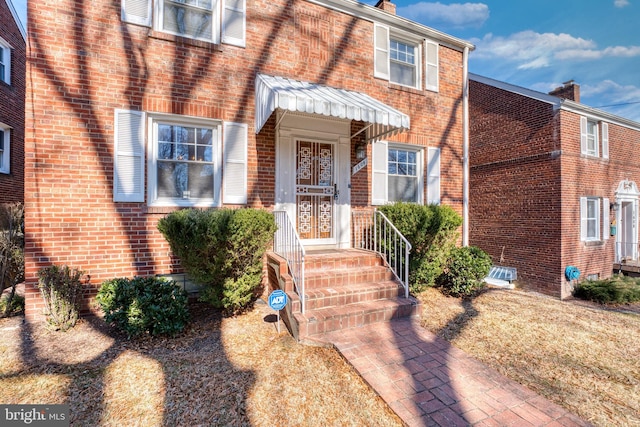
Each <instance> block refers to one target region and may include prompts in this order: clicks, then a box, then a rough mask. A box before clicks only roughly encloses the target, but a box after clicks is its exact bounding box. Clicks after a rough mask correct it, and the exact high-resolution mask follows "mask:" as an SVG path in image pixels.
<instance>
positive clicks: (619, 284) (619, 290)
mask: <svg viewBox="0 0 640 427" xmlns="http://www.w3.org/2000/svg"><path fill="white" fill-rule="evenodd" d="M573 296H575V297H576V298H580V299H584V300H589V301H595V302H598V303H601V304H625V303H630V302H637V301H640V279H637V278H632V277H628V276H622V275H619V276H614V277H611V278H609V279H603V280H586V281H583V282H580V283H578V285H577V286H576V287H575V289H574V290H573Z"/></svg>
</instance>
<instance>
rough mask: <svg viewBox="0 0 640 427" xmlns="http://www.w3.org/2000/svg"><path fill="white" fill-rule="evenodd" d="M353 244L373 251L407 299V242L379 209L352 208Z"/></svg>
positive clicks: (408, 249) (409, 246) (408, 250)
mask: <svg viewBox="0 0 640 427" xmlns="http://www.w3.org/2000/svg"><path fill="white" fill-rule="evenodd" d="M352 221H353V247H354V248H357V249H365V250H369V251H373V252H377V253H378V254H380V255H381V256H382V258H383V259H384V260H385V262H386V263H387V265H388V266H389V268H391V271H393V274H394V275H395V276H396V278H397V279H398V280H399V281H400V282H401V283H402V285H403V286H404V296H405V298H409V252H410V251H411V244H410V243H409V241H408V240H407V239H406V238H405V237H404V236H403V235H402V233H400V231H399V230H398V229H397V228H396V227H395V226H394V225H393V224H392V223H391V221H389V219H388V218H387V217H386V216H385V215H384V214H383V213H382V212H380V211H378V210H375V211H373V212H371V211H353V213H352Z"/></svg>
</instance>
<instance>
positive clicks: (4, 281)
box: [0, 203, 24, 317]
mask: <svg viewBox="0 0 640 427" xmlns="http://www.w3.org/2000/svg"><path fill="white" fill-rule="evenodd" d="M23 228H24V207H23V205H22V204H20V203H7V204H0V292H2V291H3V290H4V289H7V288H12V289H11V292H10V293H9V296H8V297H7V302H5V303H4V304H3V309H0V317H2V316H8V315H10V314H11V310H13V308H14V307H15V305H14V303H13V298H15V297H16V294H15V291H16V285H17V284H18V283H20V282H21V281H23V280H24V232H23ZM9 300H11V301H9ZM17 303H18V305H19V304H20V301H18V302H17ZM22 305H23V306H24V302H23V303H22Z"/></svg>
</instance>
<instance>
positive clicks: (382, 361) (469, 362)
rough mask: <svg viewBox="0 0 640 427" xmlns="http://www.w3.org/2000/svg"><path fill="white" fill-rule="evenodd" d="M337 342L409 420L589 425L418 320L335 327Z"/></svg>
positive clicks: (448, 425)
mask: <svg viewBox="0 0 640 427" xmlns="http://www.w3.org/2000/svg"><path fill="white" fill-rule="evenodd" d="M320 340H321V341H323V342H325V343H331V344H333V345H334V346H335V347H336V348H337V349H338V351H340V352H341V353H342V355H343V356H344V357H345V359H346V360H347V361H348V362H349V363H351V365H353V366H354V367H355V369H356V370H357V371H358V372H359V373H360V375H361V376H362V377H363V378H364V379H365V381H367V382H368V383H369V385H370V386H371V387H373V388H374V390H375V391H376V392H377V393H378V394H379V395H380V396H381V397H382V398H383V399H384V400H385V401H386V402H387V404H389V406H390V407H391V408H392V409H393V410H394V411H395V412H396V413H397V414H398V416H399V417H400V418H402V420H403V421H404V422H405V423H406V424H407V425H408V426H442V427H455V426H468V425H473V426H517V427H520V426H590V425H591V424H590V423H588V422H586V421H584V420H582V419H580V418H578V417H577V416H575V415H573V414H572V413H570V412H568V411H567V410H565V409H563V408H562V407H560V406H558V405H556V404H555V403H552V402H550V401H549V400H547V399H545V398H543V397H541V396H539V395H537V394H535V393H533V392H532V391H530V390H529V389H527V388H526V387H523V386H521V385H519V384H518V383H516V382H514V381H511V380H509V379H507V378H505V377H504V376H502V375H501V374H499V373H498V372H497V371H495V370H494V369H491V368H489V367H487V366H485V365H483V364H482V363H480V362H478V361H477V360H475V359H473V358H471V357H470V356H469V355H467V354H466V353H464V352H463V351H461V350H459V349H458V348H456V347H453V346H451V345H450V344H449V343H448V342H447V341H445V340H443V339H440V338H438V337H437V336H435V335H434V334H432V333H430V332H428V331H427V330H425V329H424V328H422V327H421V326H420V325H419V322H418V319H415V318H414V319H408V318H407V319H398V320H393V321H391V322H387V323H378V324H372V325H368V326H365V327H363V328H358V329H351V330H346V331H337V332H331V333H328V334H325V335H322V336H321V338H320Z"/></svg>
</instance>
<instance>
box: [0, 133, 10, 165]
mask: <svg viewBox="0 0 640 427" xmlns="http://www.w3.org/2000/svg"><path fill="white" fill-rule="evenodd" d="M10 132H11V131H10V130H9V128H8V127H7V126H4V125H3V124H2V123H0V173H9V172H10V167H9V165H10V163H11V162H10V155H11V150H10V139H9V136H10Z"/></svg>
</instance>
